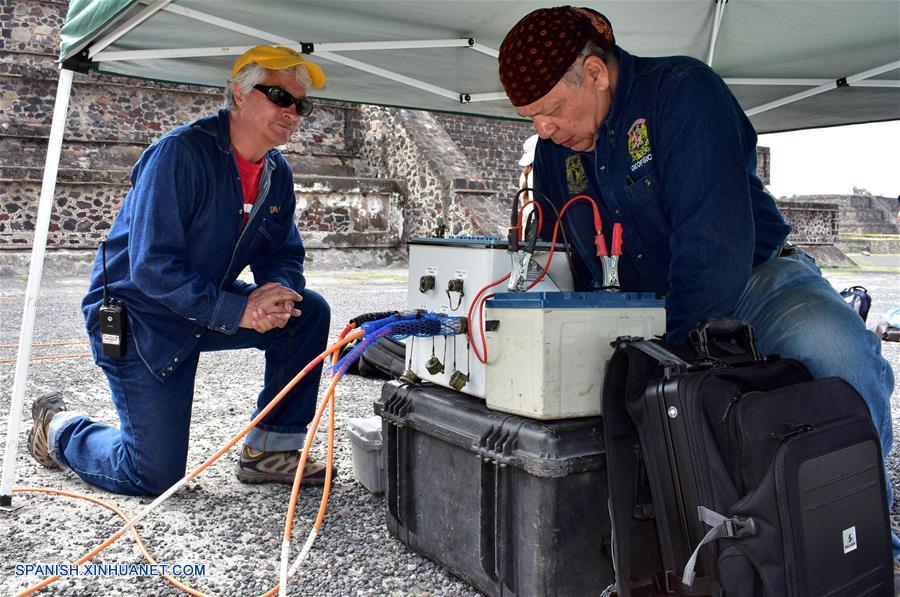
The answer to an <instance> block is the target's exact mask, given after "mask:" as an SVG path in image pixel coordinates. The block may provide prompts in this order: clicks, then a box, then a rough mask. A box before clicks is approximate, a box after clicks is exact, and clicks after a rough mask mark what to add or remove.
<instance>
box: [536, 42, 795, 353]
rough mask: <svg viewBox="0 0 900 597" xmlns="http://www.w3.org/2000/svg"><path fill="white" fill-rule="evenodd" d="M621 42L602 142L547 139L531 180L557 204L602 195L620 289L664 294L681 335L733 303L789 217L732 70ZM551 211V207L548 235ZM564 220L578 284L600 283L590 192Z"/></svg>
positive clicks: (675, 335)
mask: <svg viewBox="0 0 900 597" xmlns="http://www.w3.org/2000/svg"><path fill="white" fill-rule="evenodd" d="M616 51H617V54H618V58H619V75H618V80H617V84H616V90H615V94H614V96H613V103H612V106H611V107H610V112H609V115H608V116H607V117H606V119H605V120H604V121H603V122H602V123H601V124H600V128H599V137H598V139H597V146H596V149H595V150H594V151H593V152H583V153H579V152H575V151H572V150H570V149H567V148H565V147H562V146H559V145H556V144H554V143H552V142H551V141H549V140H541V141H540V142H539V143H538V145H537V149H536V153H535V162H534V171H535V188H536V190H537V191H538V192H539V193H542V194H543V195H545V196H547V197H548V198H550V200H551V201H552V202H553V203H554V204H555V205H557V208H559V207H561V206H562V205H563V204H564V203H565V202H566V201H567V200H568V199H569V198H571V197H574V196H576V195H580V194H587V195H590V196H592V197H594V198H595V199H596V200H597V202H598V204H599V206H600V210H601V216H602V218H603V229H604V235H605V237H606V239H607V242H609V240H611V239H612V226H613V223H614V222H621V224H622V227H623V231H624V234H623V241H624V242H623V256H622V258H621V259H620V260H619V275H620V281H621V285H622V287H623V289H624V290H629V291H642V292H657V293H664V294H666V295H667V299H666V312H667V325H666V328H667V334H666V339H667V340H669V341H673V342H680V343H683V342H685V341H686V338H687V332H688V331H689V330H690V329H691V327H693V325H694V324H695V323H696V322H697V321H698V320H700V319H702V318H704V317H715V316H724V315H727V314H728V313H729V312H730V311H731V309H732V307H733V306H734V305H735V304H736V302H737V300H738V298H739V297H740V294H741V292H742V291H743V289H744V287H745V286H746V284H747V281H748V279H749V277H750V270H751V269H752V268H753V267H754V266H755V265H758V264H760V263H763V262H765V261H767V260H769V259H771V258H772V257H773V256H774V255H775V254H776V253H777V252H778V250H779V249H780V248H781V246H782V245H783V243H784V240H785V238H787V235H788V233H789V232H790V226H788V225H787V224H786V223H785V221H784V219H783V218H782V216H781V214H780V212H779V211H778V208H777V206H776V204H775V200H774V198H773V197H772V196H771V195H770V194H769V193H768V192H767V191H766V190H765V189H764V188H763V185H762V182H761V181H760V180H759V178H758V177H757V176H756V132H755V131H754V130H753V126H752V125H751V124H750V121H749V120H748V119H747V117H746V116H745V115H744V112H743V110H742V109H741V107H740V105H739V104H738V102H737V100H736V99H735V98H734V96H733V95H732V94H731V92H730V91H729V90H728V87H727V86H726V85H725V83H724V81H722V79H721V78H720V77H719V76H718V75H716V74H715V73H714V72H713V71H712V70H711V69H710V68H709V67H707V66H706V65H705V64H703V63H702V62H700V61H698V60H695V59H693V58H688V57H669V58H640V57H636V56H632V55H630V54H628V53H627V52H625V51H624V50H622V49H621V48H618V47H617V48H616ZM538 197H540V195H538ZM555 221H556V218H555V216H554V215H553V213H552V210H549V209H547V208H545V209H544V222H545V224H544V226H545V228H544V230H543V231H542V236H543V237H544V238H549V236H550V232H551V231H552V226H553V224H554V223H555ZM563 221H564V225H565V226H566V230H567V231H568V234H569V240H570V241H571V242H572V243H573V244H574V245H575V247H576V251H577V254H578V256H579V257H580V260H578V261H581V263H580V264H578V265H577V269H576V273H577V274H578V276H577V278H578V280H579V282H578V286H579V287H580V289H589V288H598V287H599V285H600V284H599V282H600V281H602V280H603V275H602V270H601V265H600V260H599V259H598V258H597V257H596V249H595V247H594V240H593V239H594V231H593V229H592V228H593V218H592V217H591V211H590V207H589V205H588V204H587V202H584V201H579V202H576V203H574V204H573V205H572V206H571V207H570V208H569V209H568V210H567V212H566V215H565V216H563Z"/></svg>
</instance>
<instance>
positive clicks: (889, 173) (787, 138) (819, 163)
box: [758, 121, 900, 197]
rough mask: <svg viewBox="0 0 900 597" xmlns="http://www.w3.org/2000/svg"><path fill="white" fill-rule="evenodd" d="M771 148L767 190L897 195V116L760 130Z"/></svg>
mask: <svg viewBox="0 0 900 597" xmlns="http://www.w3.org/2000/svg"><path fill="white" fill-rule="evenodd" d="M758 144H759V145H760V146H762V147H768V148H769V149H770V152H771V153H770V159H771V162H770V166H771V172H770V177H769V178H770V184H769V185H768V188H769V191H770V192H771V193H772V194H773V195H775V196H776V197H782V196H788V197H789V196H791V195H819V194H831V195H849V194H851V193H852V191H853V187H854V186H855V187H859V188H863V189H866V190H868V191H869V192H870V193H872V194H873V195H882V196H884V197H896V196H898V195H900V121H895V122H882V123H875V124H858V125H852V126H840V127H832V128H826V129H814V130H807V131H795V132H791V133H775V134H771V135H760V136H759V141H758Z"/></svg>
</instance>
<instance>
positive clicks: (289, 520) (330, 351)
mask: <svg viewBox="0 0 900 597" xmlns="http://www.w3.org/2000/svg"><path fill="white" fill-rule="evenodd" d="M363 334H364V332H363V331H362V330H357V331H353V326H352V325H351V326H347V327H346V328H345V329H344V330H343V331H342V332H341V335H340V338H339V339H338V341H337V342H335V343H334V344H333V345H332V346H329V347H328V348H326V349H325V350H324V351H322V353H320V354H319V356H318V357H316V358H315V359H314V360H313V361H311V362H310V363H309V364H308V365H307V366H306V367H304V368H303V370H302V371H300V373H298V374H297V375H296V376H295V377H294V378H293V379H292V380H291V381H290V382H289V383H288V384H287V385H286V386H285V387H284V388H283V389H282V390H281V391H280V392H279V393H278V394H277V395H276V396H275V397H274V398H273V399H272V400H271V401H269V404H267V405H266V407H265V408H264V409H263V410H262V411H260V413H259V414H258V415H257V416H256V417H255V418H254V419H253V420H252V421H251V422H250V423H249V424H248V425H247V426H246V427H245V428H244V429H242V430H241V431H240V433H238V434H237V435H236V436H234V437H233V438H232V439H231V440H230V441H229V442H228V443H227V444H225V446H224V447H222V448H221V449H220V450H219V451H218V452H216V453H215V454H213V455H212V456H211V457H210V458H208V459H207V460H206V461H205V462H204V463H203V464H201V465H200V466H198V467H197V468H196V469H194V470H193V471H191V472H190V473H189V474H188V475H186V476H185V477H184V478H183V479H181V480H180V481H178V482H176V483H175V484H174V485H172V487H170V488H169V489H168V490H167V491H166V492H165V493H163V494H162V495H160V496H159V497H157V498H156V499H155V500H154V501H153V502H151V504H150V505H149V506H147V507H146V508H145V509H144V510H142V511H141V512H140V513H138V515H137V516H135V517H133V518H131V519H129V518H128V517H127V516H126V515H125V513H124V512H122V511H121V510H120V509H118V508H117V507H115V506H113V505H112V504H109V503H107V502H104V501H103V500H100V499H97V498H93V497H90V496H86V495H82V494H78V493H74V492H67V491H62V490H57V489H47V488H16V489H13V491H14V492H18V493H49V494H55V495H62V496H67V497H73V498H78V499H84V500H87V501H89V502H92V503H95V504H98V505H100V506H103V507H104V508H107V509H109V510H112V511H113V512H115V513H116V514H118V515H119V516H120V517H121V518H122V519H124V520H125V521H126V522H125V525H123V526H122V527H121V528H120V529H119V530H118V531H117V532H116V533H115V534H113V535H112V536H111V537H109V538H108V539H106V541H104V542H103V543H102V544H100V545H99V546H97V547H96V548H94V549H93V550H91V551H90V552H88V553H87V554H85V555H84V556H82V557H81V558H79V559H78V560H77V561H76V562H75V565H78V566H80V565H81V564H84V563H85V562H87V561H89V560H91V559H92V558H94V557H95V556H96V555H97V554H99V553H100V552H102V551H103V550H105V549H106V548H107V547H109V546H110V545H112V544H113V543H115V542H116V541H117V540H118V539H120V538H121V537H122V536H123V535H124V534H125V533H127V532H128V531H129V530H131V531H132V533H133V535H134V537H135V541H136V542H137V544H138V547H139V548H140V550H141V552H142V553H143V554H144V557H145V558H146V559H147V561H149V562H150V563H151V564H155V563H156V560H155V559H154V558H153V556H152V555H150V553H149V551H147V549H146V547H145V546H144V543H143V541H142V540H141V536H140V534H139V533H138V531H137V529H136V528H134V527H135V525H136V524H137V522H138V521H139V520H141V519H142V518H143V517H144V516H146V515H147V514H149V512H150V511H151V510H153V509H154V508H155V507H156V506H158V505H159V504H161V503H162V502H163V501H165V500H166V499H168V497H170V496H171V495H173V494H174V493H175V492H176V491H177V490H178V489H180V488H181V486H183V485H186V484H187V483H188V482H190V481H191V480H192V479H194V478H195V477H196V476H197V475H199V474H200V473H201V472H203V471H204V470H205V469H206V468H207V467H209V466H210V465H211V464H212V463H213V462H215V461H216V460H218V459H219V458H220V457H221V456H222V455H224V454H225V453H226V452H228V450H230V449H231V448H232V447H234V445H235V444H237V442H239V441H240V440H241V439H242V438H243V437H244V436H245V435H247V434H248V433H249V432H250V431H251V430H252V429H253V428H254V427H256V425H258V424H259V422H260V421H262V419H263V418H265V416H266V415H267V414H269V412H271V410H272V409H273V408H275V406H276V405H277V404H278V403H279V402H280V401H281V400H282V399H283V398H284V396H286V395H287V393H288V392H290V391H291V389H293V387H294V386H295V385H296V384H297V383H299V382H300V380H301V379H303V378H304V377H305V376H306V374H307V373H309V372H310V371H312V369H314V368H315V367H316V366H317V365H318V364H319V363H320V362H322V361H323V360H325V358H327V357H328V356H329V355H332V356H333V362H337V359H338V356H339V353H340V349H341V348H342V347H343V346H344V345H346V344H349V343H350V342H352V341H353V340H356V339H357V338H360V337H361V336H363ZM340 377H341V376H340V375H336V376H335V377H334V378H333V379H332V381H331V384H330V385H329V387H328V391H327V393H326V395H325V398H324V399H323V400H322V404H321V405H319V408H318V411H317V413H316V417H315V420H314V422H313V426H312V429H311V430H310V432H309V433H308V434H307V439H306V442H305V444H304V446H303V452H302V454H301V457H300V463H299V465H298V467H297V473H296V476H295V477H294V486H293V488H292V490H291V502H290V504H289V507H288V514H287V517H286V520H285V532H284V542H288V543H289V541H290V536H291V530H292V528H293V521H294V510H295V507H296V502H297V497H298V494H299V491H300V482H301V480H302V478H303V467H304V466H305V464H306V460H307V457H308V455H309V450H310V447H311V445H312V440H313V437H314V436H315V432H316V430H317V428H318V424H319V421H320V419H321V417H322V414H323V413H324V411H325V408H327V407H328V406H329V405H330V406H331V411H330V418H329V434H328V461H327V468H326V473H325V486H324V490H323V492H322V501H321V503H320V506H319V514H318V516H317V518H316V522H315V525H314V527H313V530H312V531H311V533H310V539H309V540H307V544H306V545H305V546H304V552H303V553H301V557H300V558H298V561H297V565H299V563H300V562H301V561H302V560H301V558H302V557H303V556H304V555H305V553H306V552H308V551H309V547H310V546H311V545H312V540H313V539H314V538H315V536H316V534H317V533H318V531H319V530H320V529H321V526H322V521H323V520H324V516H325V510H326V506H327V503H328V497H329V494H330V484H331V471H332V464H333V459H334V388H335V386H336V385H337V383H338V382H339V381H340ZM60 578H61V577H60V575H56V576H52V577H50V578H47V579H45V580H43V581H41V582H40V583H38V584H36V585H34V586H32V587H29V588H28V589H25V590H24V591H22V592H20V593H18V594H17V596H16V597H24V596H25V595H31V594H32V593H35V592H37V591H39V590H41V589H43V588H45V587H47V586H49V585H50V584H52V583H54V582H56V581H57V580H59V579H60ZM164 578H165V579H166V580H167V581H169V582H170V583H171V584H172V585H173V586H175V587H176V588H178V589H180V590H182V591H184V592H185V593H188V594H190V595H195V596H199V597H206V596H205V594H204V593H202V592H200V591H198V590H196V589H193V588H191V587H189V586H187V585H185V584H183V583H181V582H179V581H178V580H176V579H175V578H174V577H171V576H170V575H165V576H164ZM280 584H282V585H283V584H284V581H283V580H282V581H281V583H280ZM282 588H284V587H282ZM278 592H279V585H276V586H274V587H273V588H271V589H269V590H268V591H267V592H265V593H263V595H262V597H271V596H273V595H275V594H277V593H278Z"/></svg>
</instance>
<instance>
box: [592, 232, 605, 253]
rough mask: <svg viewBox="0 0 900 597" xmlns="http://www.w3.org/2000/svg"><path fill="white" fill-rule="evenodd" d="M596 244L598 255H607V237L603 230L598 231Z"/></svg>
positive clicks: (595, 239)
mask: <svg viewBox="0 0 900 597" xmlns="http://www.w3.org/2000/svg"><path fill="white" fill-rule="evenodd" d="M594 244H595V245H596V246H597V257H606V256H607V252H606V238H605V237H604V236H603V232H602V231H601V232H598V233H597V236H595V237H594Z"/></svg>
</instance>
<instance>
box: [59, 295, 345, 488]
mask: <svg viewBox="0 0 900 597" xmlns="http://www.w3.org/2000/svg"><path fill="white" fill-rule="evenodd" d="M301 295H302V296H303V301H302V302H301V303H300V304H299V305H298V308H299V309H300V310H301V311H302V315H301V316H300V317H295V318H291V319H290V321H289V322H288V324H287V325H286V326H285V327H284V328H282V329H277V328H276V329H274V330H271V331H269V332H266V333H265V334H260V333H257V332H255V331H253V330H248V329H243V328H242V329H239V330H238V332H237V333H236V334H234V335H231V336H229V335H225V334H221V333H218V332H214V331H209V330H207V331H205V332H204V334H203V337H202V339H201V341H200V344H199V346H198V350H197V351H196V352H195V353H194V354H192V355H191V356H190V357H189V358H187V359H185V360H184V362H182V363H181V364H180V366H178V367H176V368H175V369H174V371H173V372H172V373H171V376H170V377H168V378H167V379H166V381H164V382H161V381H160V380H159V379H157V378H156V377H155V376H153V375H152V374H151V373H150V370H149V369H148V368H147V365H145V364H144V362H143V361H142V360H141V358H140V356H139V355H138V351H137V348H136V347H135V343H134V337H133V336H131V334H130V333H129V334H128V338H127V345H126V350H125V356H124V358H122V359H111V358H109V357H106V356H104V355H103V352H102V346H101V344H100V339H99V335H98V334H99V332H98V331H97V330H95V333H92V334H91V349H92V351H93V353H94V360H95V362H96V363H97V364H98V365H99V366H100V367H101V368H102V369H103V372H104V373H105V374H106V377H107V379H108V381H109V388H110V391H111V393H112V400H113V403H114V404H115V406H116V410H117V411H118V413H119V427H118V428H116V427H111V426H109V425H105V424H103V423H97V422H95V421H92V420H90V419H88V418H87V417H84V416H81V415H78V414H75V413H69V412H63V413H59V414H58V415H56V416H55V417H53V421H52V422H51V424H50V433H49V436H50V438H49V439H50V450H51V454H52V456H53V458H54V459H55V460H56V461H57V462H59V463H60V464H61V465H65V466H69V467H70V468H71V469H72V470H73V471H75V472H76V473H77V474H78V476H80V477H81V478H82V479H84V480H85V481H87V482H88V483H90V484H91V485H96V486H98V487H101V488H103V489H106V490H109V491H113V492H116V493H123V494H128V495H158V494H160V493H162V492H164V491H165V490H166V489H168V488H169V487H170V486H171V485H172V484H173V483H175V482H176V481H178V480H179V479H181V478H182V477H184V475H185V467H186V463H187V451H188V435H189V430H190V424H191V405H192V403H193V397H194V378H195V375H196V372H197V363H198V361H199V359H200V352H203V351H217V350H231V349H238V348H251V347H252V348H258V349H261V350H264V351H265V359H266V369H265V377H264V382H263V383H264V385H263V389H262V391H261V392H260V393H259V397H258V398H257V402H256V410H255V411H254V413H253V415H252V416H256V415H257V414H258V413H259V412H260V410H262V409H263V408H264V407H265V406H266V405H267V404H268V403H269V401H270V400H271V399H272V398H273V397H274V396H275V395H276V394H277V393H278V392H279V391H280V390H281V389H282V388H283V387H284V386H285V385H286V384H287V382H289V381H290V380H291V379H292V378H293V377H294V376H295V375H296V374H297V373H298V372H299V371H300V370H301V369H302V368H303V367H305V366H306V364H307V363H309V362H310V361H312V360H313V359H314V358H315V357H316V356H317V355H318V354H319V353H320V352H322V350H324V349H325V346H326V342H327V341H328V326H329V320H330V309H329V307H328V303H326V302H325V299H324V298H322V297H321V296H320V295H319V294H317V293H315V292H313V291H311V290H304V291H303V292H302V293H301ZM321 374H322V368H321V366H319V367H317V368H316V369H314V370H313V371H311V372H310V373H309V374H308V375H307V376H306V377H305V378H304V379H303V380H302V381H301V382H300V383H299V384H297V386H295V387H294V389H293V390H291V392H290V393H288V394H287V395H286V396H285V397H284V398H283V399H282V400H281V402H279V403H278V405H277V406H276V407H275V408H274V409H273V410H272V411H271V412H270V413H269V414H268V415H267V416H266V418H265V419H263V421H262V422H261V423H260V424H259V425H258V426H257V427H256V428H255V429H254V430H253V431H251V432H250V433H249V434H248V435H247V436H246V438H245V443H246V444H247V445H249V446H250V447H252V448H255V449H257V450H267V451H279V450H297V449H300V448H301V447H302V445H303V441H304V438H305V435H306V426H307V424H308V423H309V422H310V421H311V420H312V418H313V415H314V414H315V408H316V398H317V395H318V390H319V378H320V377H321ZM235 431H237V430H235Z"/></svg>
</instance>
